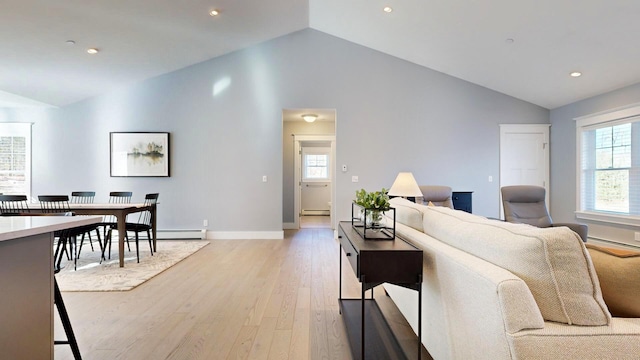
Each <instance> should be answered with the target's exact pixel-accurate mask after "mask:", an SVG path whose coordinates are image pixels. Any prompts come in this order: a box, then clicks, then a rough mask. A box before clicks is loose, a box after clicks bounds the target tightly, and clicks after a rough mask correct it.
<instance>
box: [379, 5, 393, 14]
mask: <svg viewBox="0 0 640 360" xmlns="http://www.w3.org/2000/svg"><path fill="white" fill-rule="evenodd" d="M382 11H384V12H386V13H390V12H392V11H393V8H392V7H391V6H385V7H384V8H383V9H382Z"/></svg>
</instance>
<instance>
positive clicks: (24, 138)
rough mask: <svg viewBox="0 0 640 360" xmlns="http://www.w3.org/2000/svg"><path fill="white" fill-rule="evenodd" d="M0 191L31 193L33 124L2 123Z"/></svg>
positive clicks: (0, 137)
mask: <svg viewBox="0 0 640 360" xmlns="http://www.w3.org/2000/svg"><path fill="white" fill-rule="evenodd" d="M0 193H2V194H5V195H6V194H20V195H27V196H30V194H31V124H28V123H0Z"/></svg>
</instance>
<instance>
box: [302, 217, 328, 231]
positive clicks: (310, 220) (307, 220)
mask: <svg viewBox="0 0 640 360" xmlns="http://www.w3.org/2000/svg"><path fill="white" fill-rule="evenodd" d="M330 227H331V216H328V215H327V216H322V215H305V216H300V229H325V228H330Z"/></svg>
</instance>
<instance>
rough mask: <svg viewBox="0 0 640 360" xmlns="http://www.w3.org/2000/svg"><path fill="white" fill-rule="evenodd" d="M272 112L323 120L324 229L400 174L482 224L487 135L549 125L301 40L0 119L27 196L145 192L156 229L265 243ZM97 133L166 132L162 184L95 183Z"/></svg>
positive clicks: (535, 115)
mask: <svg viewBox="0 0 640 360" xmlns="http://www.w3.org/2000/svg"><path fill="white" fill-rule="evenodd" d="M224 83H227V84H228V86H227V87H226V88H224V89H222V90H221V89H220V87H221V86H220V84H224ZM214 89H215V90H216V91H215V93H216V95H214ZM285 108H331V109H336V110H337V114H338V121H337V130H336V137H337V146H336V148H337V163H338V164H347V165H348V166H349V171H348V172H346V173H342V172H339V173H338V176H337V180H336V184H335V185H336V190H337V203H336V205H337V217H338V219H348V218H349V215H350V206H349V203H350V201H351V199H352V198H353V195H354V192H355V190H357V189H359V188H366V189H371V190H374V189H379V188H382V187H387V188H388V187H390V186H391V183H392V182H393V180H394V179H395V176H396V174H397V173H398V172H400V171H412V172H413V173H414V175H415V177H416V179H417V180H418V182H419V183H421V184H446V185H450V186H452V187H453V189H461V190H471V191H474V198H473V201H474V212H475V213H477V214H481V215H485V216H493V217H496V216H498V209H499V206H498V199H499V197H498V191H499V189H498V182H497V181H494V182H493V183H489V182H488V181H487V177H488V176H489V175H492V176H493V177H494V179H497V178H498V168H499V158H498V146H499V129H498V124H500V123H548V122H549V112H548V110H546V109H544V108H541V107H539V106H536V105H533V104H530V103H527V102H524V101H521V100H518V99H515V98H512V97H509V96H506V95H504V94H500V93H497V92H494V91H491V90H488V89H486V88H483V87H481V86H477V85H474V84H471V83H468V82H466V81H462V80H460V79H457V78H453V77H450V76H447V75H445V74H442V73H439V72H436V71H433V70H430V69H427V68H424V67H421V66H418V65H415V64H412V63H409V62H406V61H403V60H400V59H397V58H394V57H391V56H388V55H385V54H382V53H380V52H377V51H374V50H371V49H368V48H365V47H363V46H359V45H355V44H353V43H350V42H347V41H344V40H341V39H338V38H335V37H333V36H330V35H326V34H324V33H321V32H318V31H315V30H311V29H307V30H303V31H300V32H296V33H293V34H289V35H287V36H283V37H280V38H277V39H275V40H272V41H269V42H266V43H263V44H260V45H257V46H254V47H251V48H249V49H246V50H242V51H238V52H234V53H231V54H228V55H225V56H221V57H218V58H215V59H212V60H209V61H206V62H203V63H200V64H196V65H194V66H191V67H188V68H185V69H182V70H178V71H175V72H172V73H170V74H166V75H163V76H160V77H157V78H153V79H150V80H147V81H144V82H141V83H137V84H133V85H131V86H129V87H127V88H124V89H119V90H115V91H113V92H111V93H110V94H108V95H104V96H100V97H97V98H92V99H89V100H86V101H83V102H80V103H77V104H74V105H70V106H67V107H64V108H61V109H54V110H33V111H31V110H8V109H4V110H0V121H32V122H34V123H35V125H34V127H33V139H34V151H33V193H34V194H36V195H37V194H43V193H69V192H71V191H72V190H95V191H97V197H98V200H100V197H102V198H106V194H107V193H108V192H109V191H114V190H131V191H133V192H134V197H135V198H137V199H142V197H143V196H144V193H147V192H159V193H160V202H161V205H160V208H159V219H158V221H159V227H160V228H163V229H193V228H201V227H202V220H203V219H208V220H209V229H210V230H213V231H220V232H222V231H224V232H227V231H231V232H234V231H240V232H256V231H257V232H265V233H271V232H278V231H281V229H282V221H283V208H282V206H283V205H282V204H283V190H282V189H283V156H282V151H283V143H282V141H283V140H282V138H283V129H282V109H285ZM110 131H169V132H171V152H172V158H171V174H172V176H171V177H170V178H144V179H140V178H111V177H109V132H110ZM263 175H267V176H268V179H269V181H268V182H266V183H263V182H262V176H263ZM352 175H358V176H359V178H360V182H359V183H352V182H351V176H352Z"/></svg>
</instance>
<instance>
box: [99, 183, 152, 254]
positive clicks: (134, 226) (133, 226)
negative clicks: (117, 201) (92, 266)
mask: <svg viewBox="0 0 640 360" xmlns="http://www.w3.org/2000/svg"><path fill="white" fill-rule="evenodd" d="M159 196H160V194H157V193H155V194H147V195H146V196H145V197H144V206H150V205H155V204H157V203H158V197H159ZM151 220H152V219H151V211H149V210H145V211H141V212H140V216H139V217H138V222H135V223H133V222H127V223H126V227H127V231H126V233H125V234H124V236H125V237H126V238H127V241H128V233H129V232H133V233H135V237H136V258H137V260H138V262H140V248H139V233H141V232H146V233H147V240H148V241H149V249H150V250H151V256H153V243H152V238H151V230H152V229H153V224H152V221H151ZM114 228H116V229H117V228H118V225H117V224H116V225H114V226H112V227H110V228H109V232H108V234H107V239H106V240H105V241H109V256H111V231H112V230H113V229H114ZM106 247H107V244H106V242H105V248H106Z"/></svg>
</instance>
